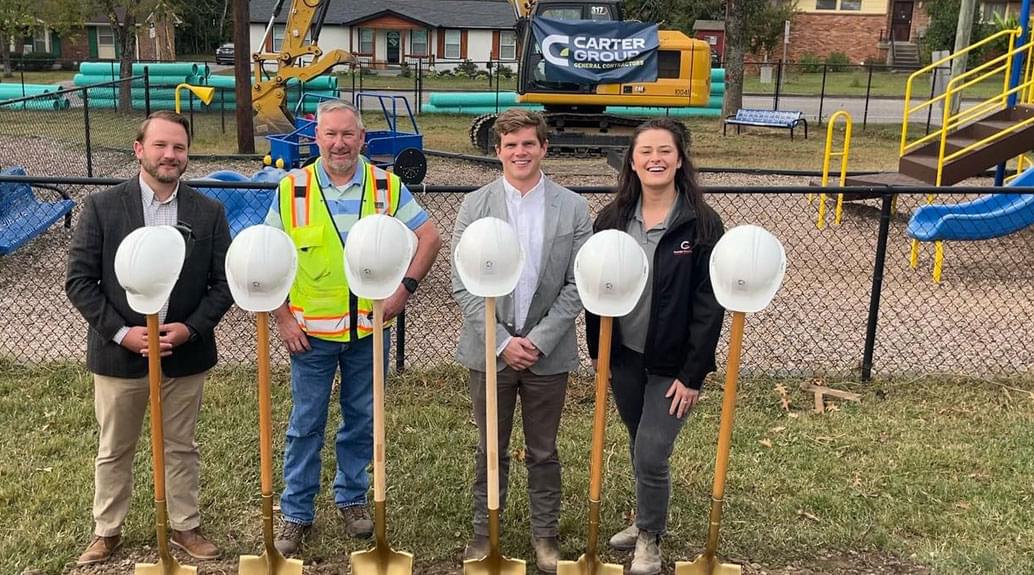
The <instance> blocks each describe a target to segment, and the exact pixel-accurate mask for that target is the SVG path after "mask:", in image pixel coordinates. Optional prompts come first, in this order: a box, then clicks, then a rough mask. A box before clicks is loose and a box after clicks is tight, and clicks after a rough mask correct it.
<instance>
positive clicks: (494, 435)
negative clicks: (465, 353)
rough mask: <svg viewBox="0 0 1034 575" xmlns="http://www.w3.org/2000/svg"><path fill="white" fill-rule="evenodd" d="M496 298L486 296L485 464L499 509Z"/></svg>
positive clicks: (491, 500) (490, 497)
mask: <svg viewBox="0 0 1034 575" xmlns="http://www.w3.org/2000/svg"><path fill="white" fill-rule="evenodd" d="M495 346H496V343H495V298H494V297H489V298H485V465H486V467H487V469H488V509H499V413H498V407H497V406H496V357H495Z"/></svg>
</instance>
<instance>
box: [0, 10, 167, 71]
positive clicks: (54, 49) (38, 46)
mask: <svg viewBox="0 0 1034 575" xmlns="http://www.w3.org/2000/svg"><path fill="white" fill-rule="evenodd" d="M176 22H177V19H176V16H175V15H164V16H158V15H156V14H152V15H151V16H149V17H148V19H147V21H145V22H142V23H137V26H136V30H137V31H136V37H135V38H134V44H135V48H134V51H135V53H134V55H133V57H134V59H135V60H151V61H159V62H161V61H175V60H176V31H175V25H176ZM11 52H12V53H13V54H28V53H40V52H42V53H46V54H52V55H53V56H54V58H55V59H56V60H60V61H67V62H73V63H78V62H83V61H87V60H114V59H115V58H117V57H118V47H117V46H116V45H115V34H114V32H113V31H112V28H111V23H110V22H109V21H108V17H107V16H104V15H98V16H94V17H91V18H87V20H86V22H85V23H84V24H83V26H82V27H81V28H77V29H73V30H69V31H68V32H65V33H63V34H58V33H57V32H55V31H54V30H51V29H50V28H48V27H46V25H45V23H44V25H42V26H40V27H39V28H36V29H34V30H32V31H30V32H29V33H28V34H26V35H25V36H23V37H20V38H17V39H13V40H12V44H11Z"/></svg>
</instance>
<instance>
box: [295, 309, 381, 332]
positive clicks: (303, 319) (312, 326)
mask: <svg viewBox="0 0 1034 575" xmlns="http://www.w3.org/2000/svg"><path fill="white" fill-rule="evenodd" d="M290 307H291V314H292V315H294V319H295V321H296V322H298V326H299V327H301V328H302V330H303V331H305V333H307V334H308V335H327V336H337V335H344V334H346V333H348V330H349V329H351V327H352V324H351V322H350V321H349V316H348V314H345V315H342V316H337V317H329V316H327V317H319V316H306V315H305V312H304V310H303V309H302V308H300V307H298V306H294V305H292V306H290ZM372 314H373V312H372V311H370V310H359V324H358V326H357V327H358V330H359V333H360V334H362V335H367V334H368V333H370V332H372V331H373V320H372V319H370V317H371V316H372Z"/></svg>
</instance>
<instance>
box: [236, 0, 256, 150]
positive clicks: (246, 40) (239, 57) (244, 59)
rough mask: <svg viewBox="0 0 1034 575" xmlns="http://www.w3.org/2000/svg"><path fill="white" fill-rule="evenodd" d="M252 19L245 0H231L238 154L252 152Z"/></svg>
mask: <svg viewBox="0 0 1034 575" xmlns="http://www.w3.org/2000/svg"><path fill="white" fill-rule="evenodd" d="M250 20H251V16H250V10H249V9H248V0H233V75H234V78H235V80H236V81H235V85H236V92H235V93H236V96H237V98H236V100H237V115H236V118H237V153H238V154H254V153H255V117H254V112H252V109H251V38H250V37H249V34H250V32H249V30H248V28H249V23H248V22H249V21H250Z"/></svg>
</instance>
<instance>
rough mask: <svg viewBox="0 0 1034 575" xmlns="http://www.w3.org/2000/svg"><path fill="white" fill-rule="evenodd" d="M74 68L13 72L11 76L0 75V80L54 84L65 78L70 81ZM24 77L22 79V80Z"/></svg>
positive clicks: (14, 82)
mask: <svg viewBox="0 0 1034 575" xmlns="http://www.w3.org/2000/svg"><path fill="white" fill-rule="evenodd" d="M75 73H76V70H46V71H40V72H18V71H16V72H14V74H13V75H12V76H3V77H0V82H3V83H4V84H21V83H23V81H24V83H26V84H56V83H58V82H64V81H65V80H68V81H71V80H72V77H73V76H75ZM23 78H24V80H23Z"/></svg>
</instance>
